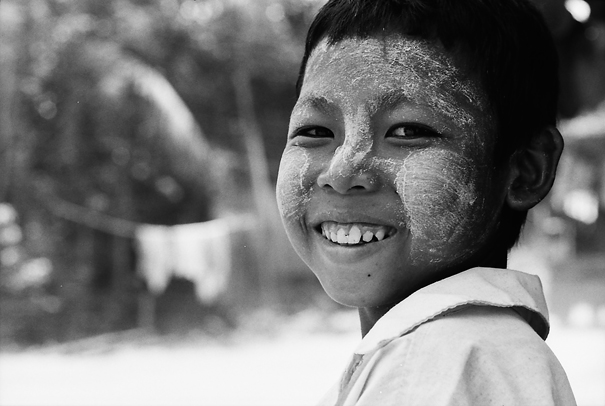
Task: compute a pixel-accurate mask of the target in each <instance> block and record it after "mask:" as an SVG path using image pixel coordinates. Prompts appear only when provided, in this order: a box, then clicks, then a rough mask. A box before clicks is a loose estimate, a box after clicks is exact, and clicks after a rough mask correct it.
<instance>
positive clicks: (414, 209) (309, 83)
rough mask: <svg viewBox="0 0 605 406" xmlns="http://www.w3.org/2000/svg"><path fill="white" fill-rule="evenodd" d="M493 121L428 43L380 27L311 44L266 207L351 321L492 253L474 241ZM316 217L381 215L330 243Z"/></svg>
mask: <svg viewBox="0 0 605 406" xmlns="http://www.w3.org/2000/svg"><path fill="white" fill-rule="evenodd" d="M493 121H494V120H493V117H492V116H491V113H490V111H489V109H488V107H487V102H486V99H485V96H484V94H483V92H482V91H481V90H480V87H479V86H478V85H477V82H476V81H475V80H474V79H473V78H472V77H466V76H465V75H463V73H462V72H461V71H460V70H459V69H458V68H457V67H456V66H455V64H454V58H452V57H450V56H449V55H448V54H447V53H446V52H445V51H444V50H443V48H442V47H441V45H440V44H439V43H433V42H427V41H423V40H418V39H411V38H407V37H401V36H391V37H386V38H382V39H378V38H369V39H363V40H362V39H345V40H343V41H340V42H338V43H336V44H334V45H328V44H327V42H326V41H323V42H322V43H320V44H319V45H318V46H317V48H316V49H315V50H314V51H313V53H312V55H311V57H310V58H309V61H308V65H307V70H306V73H305V77H304V82H303V86H302V89H301V94H300V97H299V99H298V102H297V104H296V106H295V107H294V109H293V112H292V116H291V120H290V128H289V134H288V142H287V145H286V148H285V151H284V155H283V157H282V161H281V165H280V171H279V177H278V183H277V197H278V205H279V209H280V212H281V215H282V219H283V222H284V225H285V228H286V232H287V234H288V237H289V238H290V240H291V242H292V244H293V246H294V248H295V250H296V251H297V252H298V254H299V255H300V256H301V258H302V259H303V260H304V261H305V262H306V263H307V265H308V266H309V267H310V268H311V270H312V271H313V272H314V273H315V274H316V275H317V277H318V278H319V280H320V282H321V283H322V286H323V287H324V289H325V290H326V292H327V293H328V295H330V296H331V297H332V298H333V299H334V300H336V301H337V302H339V303H342V304H344V305H348V306H355V307H358V308H360V314H361V315H362V324H365V328H364V327H363V326H362V330H368V329H369V327H371V325H373V323H374V322H375V321H376V320H377V319H378V318H379V317H380V316H381V315H382V314H384V312H386V311H387V310H388V309H389V308H390V307H392V306H393V305H394V304H396V303H398V302H399V301H401V300H402V299H404V298H405V297H407V296H408V295H410V294H411V293H413V292H414V291H416V290H418V289H420V288H422V287H424V286H426V285H427V284H429V283H432V282H433V281H435V280H438V279H440V278H442V277H444V276H449V274H451V273H452V272H454V270H458V269H463V268H467V267H471V266H478V265H481V264H484V262H485V261H484V259H485V258H486V257H489V256H490V255H492V254H490V253H489V252H487V253H486V244H487V241H488V240H489V237H490V236H491V235H493V233H494V232H495V229H496V220H497V218H498V214H499V212H500V210H501V208H502V205H503V204H504V201H505V198H506V185H505V179H506V178H507V174H506V173H500V171H496V170H495V169H494V164H493V161H492V155H493V148H494V144H495V135H494V134H495V125H494V123H493ZM326 221H330V222H336V223H339V224H349V225H350V224H351V223H354V224H365V225H371V226H383V227H384V228H385V229H387V230H389V236H388V238H386V239H384V240H382V241H378V242H371V243H368V244H362V245H342V244H336V243H334V242H331V241H329V240H327V239H326V238H325V237H323V236H322V235H321V229H320V225H321V224H322V223H323V222H326ZM487 251H489V250H487ZM504 254H505V253H504ZM364 318H365V319H367V321H366V322H365V323H364Z"/></svg>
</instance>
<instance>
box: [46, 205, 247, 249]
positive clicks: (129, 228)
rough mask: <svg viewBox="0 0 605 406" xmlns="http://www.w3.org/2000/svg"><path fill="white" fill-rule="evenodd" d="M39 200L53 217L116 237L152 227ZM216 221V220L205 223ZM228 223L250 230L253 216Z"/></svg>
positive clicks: (130, 235)
mask: <svg viewBox="0 0 605 406" xmlns="http://www.w3.org/2000/svg"><path fill="white" fill-rule="evenodd" d="M40 200H42V201H43V202H44V203H45V205H46V207H47V208H48V209H49V211H50V212H51V213H52V214H53V215H55V216H57V217H59V218H62V219H65V220H68V221H71V222H73V223H76V224H80V225H83V226H86V227H88V228H92V229H94V230H99V231H103V232H106V233H108V234H112V235H115V236H117V237H124V238H134V237H135V236H136V233H137V230H139V229H140V227H143V226H149V225H153V224H148V223H141V222H135V221H131V220H126V219H121V218H117V217H114V216H110V215H108V214H105V213H101V212H98V211H95V210H92V209H89V208H86V207H83V206H80V205H78V204H75V203H71V202H68V201H66V200H63V199H60V198H58V197H56V196H52V195H47V194H45V195H44V196H43V197H41V198H40ZM216 220H218V219H215V220H208V221H207V222H210V221H216ZM230 221H234V222H237V223H238V224H240V229H251V228H252V227H253V225H254V224H255V219H254V216H253V215H251V214H238V215H233V216H232V217H230ZM207 222H206V223H207Z"/></svg>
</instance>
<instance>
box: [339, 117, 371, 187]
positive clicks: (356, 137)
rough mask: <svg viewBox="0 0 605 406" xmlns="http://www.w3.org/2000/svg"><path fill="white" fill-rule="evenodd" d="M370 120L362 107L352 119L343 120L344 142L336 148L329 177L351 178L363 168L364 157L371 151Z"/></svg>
mask: <svg viewBox="0 0 605 406" xmlns="http://www.w3.org/2000/svg"><path fill="white" fill-rule="evenodd" d="M369 123H370V118H369V117H368V114H367V113H366V112H365V110H364V108H363V107H360V108H359V109H358V111H357V114H356V115H355V116H354V117H353V118H352V119H347V120H345V134H346V136H345V140H344V142H343V144H342V145H341V146H339V147H338V148H336V151H335V152H334V156H333V157H332V160H331V161H330V167H329V168H328V176H329V177H332V178H334V177H346V176H352V175H353V174H354V173H355V172H359V171H364V170H367V167H366V168H364V166H365V162H366V157H367V156H368V155H370V153H371V151H372V145H373V140H372V133H371V132H370V131H371V130H370V125H369Z"/></svg>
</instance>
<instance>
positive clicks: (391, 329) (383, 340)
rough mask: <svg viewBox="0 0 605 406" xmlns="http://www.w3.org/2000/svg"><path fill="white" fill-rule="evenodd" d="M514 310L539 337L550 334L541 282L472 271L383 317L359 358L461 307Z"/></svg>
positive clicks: (483, 270)
mask: <svg viewBox="0 0 605 406" xmlns="http://www.w3.org/2000/svg"><path fill="white" fill-rule="evenodd" d="M468 305H471V306H495V307H514V308H515V310H517V312H518V313H519V314H520V315H521V316H522V317H523V318H524V319H525V320H526V321H527V323H528V324H529V325H530V326H531V327H532V328H533V329H534V330H535V331H536V333H537V334H538V335H540V337H542V338H543V339H546V337H547V336H548V331H549V324H548V310H547V307H546V301H545V299H544V294H543V292H542V284H541V283H540V279H539V278H538V277H537V276H535V275H530V274H526V273H523V272H519V271H513V270H509V269H497V268H473V269H469V270H467V271H464V272H461V273H459V274H456V275H454V276H451V277H449V278H446V279H443V280H441V281H438V282H435V283H433V284H430V285H428V286H426V287H424V288H422V289H420V290H418V291H416V292H414V293H413V294H412V295H410V296H408V297H407V298H406V299H404V300H403V301H401V302H400V303H399V304H397V305H395V306H394V307H393V308H391V309H390V310H389V311H388V312H387V313H386V314H385V315H384V316H382V317H381V318H380V319H379V320H378V321H377V322H376V324H375V325H374V326H373V327H372V329H371V330H370V331H369V332H368V333H367V334H366V336H365V337H364V338H363V340H362V341H361V343H360V344H359V346H358V347H357V349H356V351H355V353H356V354H367V353H369V352H371V351H374V350H376V349H378V348H380V347H383V346H384V345H386V344H388V343H389V342H390V341H392V340H394V339H396V338H398V337H401V336H402V335H404V334H407V333H408V332H409V331H411V330H413V329H414V328H416V327H418V326H419V325H421V324H423V323H426V322H427V321H430V320H432V319H434V318H435V317H437V316H439V315H442V314H444V313H447V312H449V311H452V310H454V309H457V308H459V307H462V306H468Z"/></svg>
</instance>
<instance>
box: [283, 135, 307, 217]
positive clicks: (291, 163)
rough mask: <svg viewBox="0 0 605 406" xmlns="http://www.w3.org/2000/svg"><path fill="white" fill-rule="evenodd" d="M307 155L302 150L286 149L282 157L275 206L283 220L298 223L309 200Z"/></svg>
mask: <svg viewBox="0 0 605 406" xmlns="http://www.w3.org/2000/svg"><path fill="white" fill-rule="evenodd" d="M309 166H310V163H309V154H308V153H307V151H305V150H304V149H303V148H296V147H295V148H291V149H287V150H286V151H285V152H284V155H283V156H282V160H281V163H280V167H279V175H278V179H277V205H278V208H279V211H280V213H281V215H282V218H283V219H284V220H288V221H299V220H301V219H302V217H303V216H304V213H305V211H306V208H307V205H308V204H309V200H310V189H311V187H312V185H307V184H306V182H305V181H306V180H307V181H308V176H307V172H308V171H309Z"/></svg>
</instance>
